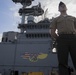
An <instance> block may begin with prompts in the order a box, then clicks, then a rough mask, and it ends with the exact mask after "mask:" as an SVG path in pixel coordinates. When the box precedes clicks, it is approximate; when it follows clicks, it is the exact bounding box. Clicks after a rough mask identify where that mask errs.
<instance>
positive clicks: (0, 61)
mask: <svg viewBox="0 0 76 75" xmlns="http://www.w3.org/2000/svg"><path fill="white" fill-rule="evenodd" d="M12 1H13V2H15V3H21V4H22V5H23V7H22V8H21V9H20V10H19V14H20V16H22V21H21V23H20V24H19V25H18V28H19V29H20V30H21V31H20V32H14V31H9V32H4V33H3V37H2V42H1V43H0V75H52V73H53V75H57V73H58V61H57V54H56V52H54V51H53V50H52V39H51V35H50V34H49V26H50V25H51V21H50V20H49V19H44V20H41V21H39V22H38V23H35V22H34V16H40V15H42V14H43V13H44V10H43V9H42V8H41V4H40V3H39V4H38V5H37V6H32V7H31V8H26V7H28V6H30V5H31V4H32V1H34V0H12ZM25 16H28V17H27V23H25ZM69 64H71V62H70V59H69Z"/></svg>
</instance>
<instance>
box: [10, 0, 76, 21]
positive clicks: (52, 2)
mask: <svg viewBox="0 0 76 75" xmlns="http://www.w3.org/2000/svg"><path fill="white" fill-rule="evenodd" d="M60 1H63V2H64V3H65V4H66V5H67V7H68V14H70V15H73V16H75V15H76V0H47V1H46V0H34V1H33V3H32V5H37V4H38V2H41V5H42V8H43V9H44V11H46V9H48V11H47V13H46V17H48V18H52V17H56V16H58V15H59V14H60V13H59V12H58V4H59V2H60ZM21 7H22V5H21V4H15V6H14V7H11V8H10V10H11V11H12V12H13V16H14V18H15V19H17V20H19V18H20V16H19V13H18V10H19V8H21Z"/></svg>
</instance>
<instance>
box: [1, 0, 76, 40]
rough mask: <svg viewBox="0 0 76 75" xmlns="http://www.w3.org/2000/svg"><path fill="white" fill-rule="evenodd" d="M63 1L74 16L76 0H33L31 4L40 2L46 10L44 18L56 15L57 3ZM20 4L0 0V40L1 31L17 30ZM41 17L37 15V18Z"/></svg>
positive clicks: (57, 13) (10, 0)
mask: <svg viewBox="0 0 76 75" xmlns="http://www.w3.org/2000/svg"><path fill="white" fill-rule="evenodd" d="M60 1H63V2H64V3H65V4H66V5H67V9H68V10H67V13H68V14H69V15H72V16H75V17H76V0H34V1H33V3H32V5H37V4H38V3H39V2H41V5H42V8H43V9H44V11H45V10H46V9H48V10H47V14H46V18H49V19H51V18H52V17H56V16H58V15H59V14H60V13H59V11H58V4H59V2H60ZM21 7H22V5H21V4H15V3H13V2H12V0H6V1H5V0H0V40H1V37H2V33H3V32H8V31H19V29H17V26H18V24H19V23H20V20H21V16H19V14H18V10H19V8H21ZM39 18H41V17H38V19H39Z"/></svg>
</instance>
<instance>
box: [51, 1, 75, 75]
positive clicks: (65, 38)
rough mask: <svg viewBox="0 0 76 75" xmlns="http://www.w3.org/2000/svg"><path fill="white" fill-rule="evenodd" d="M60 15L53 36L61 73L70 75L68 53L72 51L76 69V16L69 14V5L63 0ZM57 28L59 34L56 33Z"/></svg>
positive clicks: (55, 20) (60, 4) (56, 20)
mask: <svg viewBox="0 0 76 75" xmlns="http://www.w3.org/2000/svg"><path fill="white" fill-rule="evenodd" d="M58 8H59V12H60V16H58V17H56V18H55V19H54V20H53V21H52V24H51V25H50V28H51V32H50V34H51V36H52V38H53V39H54V40H56V42H57V57H58V62H59V64H58V66H59V75H69V71H68V68H67V67H65V66H68V55H69V53H70V55H71V58H72V61H73V65H74V68H75V70H76V18H75V17H73V16H70V15H68V14H67V12H66V11H67V7H66V5H65V4H64V3H63V2H60V3H59V7H58ZM56 29H57V30H58V34H56V33H55V31H56Z"/></svg>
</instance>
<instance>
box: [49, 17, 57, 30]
mask: <svg viewBox="0 0 76 75" xmlns="http://www.w3.org/2000/svg"><path fill="white" fill-rule="evenodd" d="M56 28H57V22H56V18H55V19H54V20H52V22H51V25H50V29H56Z"/></svg>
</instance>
